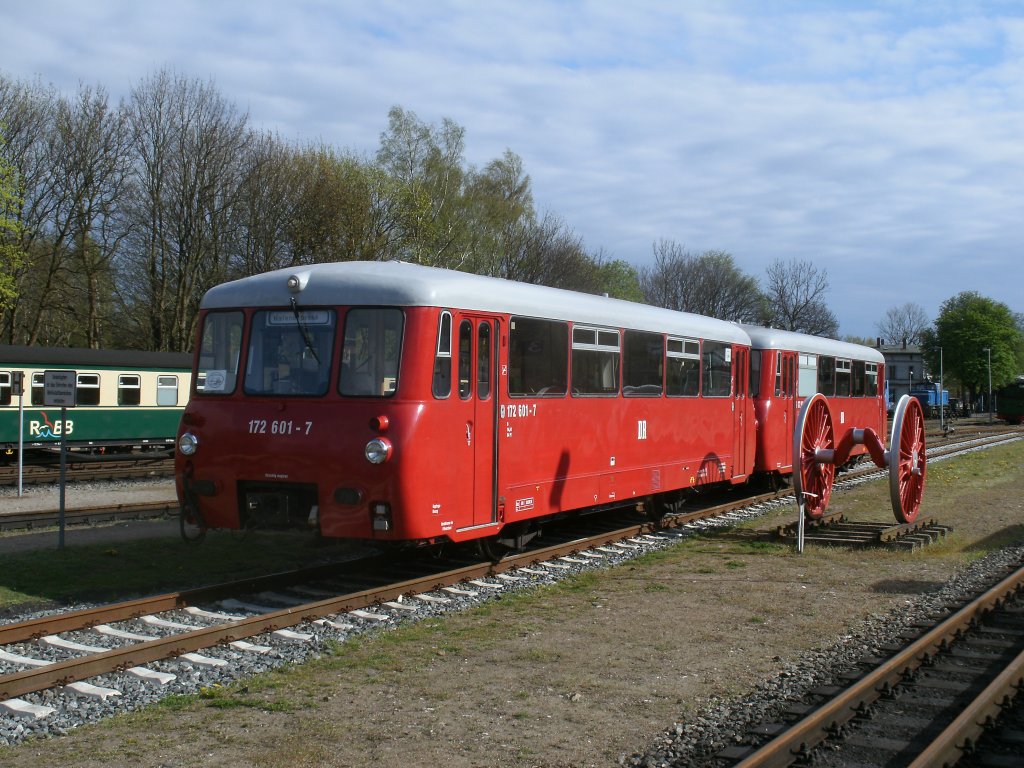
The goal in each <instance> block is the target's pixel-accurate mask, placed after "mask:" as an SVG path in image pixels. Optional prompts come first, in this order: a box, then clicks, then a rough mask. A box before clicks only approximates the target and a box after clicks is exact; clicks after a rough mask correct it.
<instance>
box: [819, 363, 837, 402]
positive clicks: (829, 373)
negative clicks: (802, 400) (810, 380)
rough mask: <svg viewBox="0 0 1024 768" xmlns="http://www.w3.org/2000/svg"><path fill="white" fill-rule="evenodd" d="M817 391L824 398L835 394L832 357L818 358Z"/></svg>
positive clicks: (834, 372) (834, 365)
mask: <svg viewBox="0 0 1024 768" xmlns="http://www.w3.org/2000/svg"><path fill="white" fill-rule="evenodd" d="M818 391H819V392H821V394H823V395H825V396H826V397H834V396H835V394H836V359H835V358H834V357H824V356H822V357H819V358H818Z"/></svg>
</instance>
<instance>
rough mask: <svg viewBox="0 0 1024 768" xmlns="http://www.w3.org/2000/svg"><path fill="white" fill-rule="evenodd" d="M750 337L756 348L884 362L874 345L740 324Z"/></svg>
mask: <svg viewBox="0 0 1024 768" xmlns="http://www.w3.org/2000/svg"><path fill="white" fill-rule="evenodd" d="M740 328H742V329H743V330H744V331H746V333H747V335H748V336H749V337H750V340H751V342H752V345H753V347H754V349H788V350H794V351H796V352H804V353H806V354H809V355H825V356H826V357H841V358H844V359H847V358H848V359H851V360H864V361H867V362H869V363H884V362H885V358H884V357H883V356H882V353H881V352H879V351H878V350H877V349H874V348H872V347H865V346H863V345H861V344H851V343H850V342H848V341H836V340H835V339H826V338H822V337H821V336H810V335H808V334H806V333H795V332H794V331H780V330H778V329H777V328H762V327H761V326H759V325H740Z"/></svg>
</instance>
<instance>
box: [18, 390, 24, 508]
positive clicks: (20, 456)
mask: <svg viewBox="0 0 1024 768" xmlns="http://www.w3.org/2000/svg"><path fill="white" fill-rule="evenodd" d="M24 477H25V390H24V388H23V389H22V391H21V394H20V395H18V498H19V499H20V498H21V496H22V494H23V493H24V490H23V488H24Z"/></svg>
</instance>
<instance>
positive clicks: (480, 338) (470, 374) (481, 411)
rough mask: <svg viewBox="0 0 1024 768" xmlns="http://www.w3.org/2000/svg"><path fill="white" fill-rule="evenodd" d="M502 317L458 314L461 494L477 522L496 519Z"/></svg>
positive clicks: (495, 520)
mask: <svg viewBox="0 0 1024 768" xmlns="http://www.w3.org/2000/svg"><path fill="white" fill-rule="evenodd" d="M499 327H500V326H499V323H498V319H497V318H494V317H485V316H481V315H469V314H463V315H461V316H460V317H459V335H458V339H459V341H458V355H459V357H458V361H459V362H458V365H459V388H458V396H459V399H460V400H461V401H462V409H461V412H462V416H463V421H464V425H463V427H462V428H463V429H465V435H466V442H465V446H466V448H465V454H464V456H463V457H462V461H461V462H460V464H459V466H460V467H464V468H465V469H466V470H467V472H466V473H465V474H463V473H459V474H460V475H461V478H460V481H459V482H460V484H461V486H462V490H461V491H460V495H461V497H462V498H463V499H464V500H465V503H466V504H467V505H471V506H472V509H473V514H472V520H473V525H474V526H478V525H487V524H489V523H494V522H497V510H498V505H497V472H498V446H497V431H496V424H497V417H498V414H497V402H498V397H497V391H496V385H497V377H496V376H495V371H496V370H497V349H498V346H499V339H500V336H499V332H498V331H499Z"/></svg>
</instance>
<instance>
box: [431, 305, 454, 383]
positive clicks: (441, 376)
mask: <svg viewBox="0 0 1024 768" xmlns="http://www.w3.org/2000/svg"><path fill="white" fill-rule="evenodd" d="M431 389H432V391H433V393H434V397H436V398H437V399H439V400H443V399H444V398H446V397H448V395H450V394H451V393H452V313H451V312H448V311H447V310H445V311H444V312H442V313H441V317H440V318H439V319H438V322H437V350H436V351H435V353H434V379H433V384H432V385H431Z"/></svg>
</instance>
